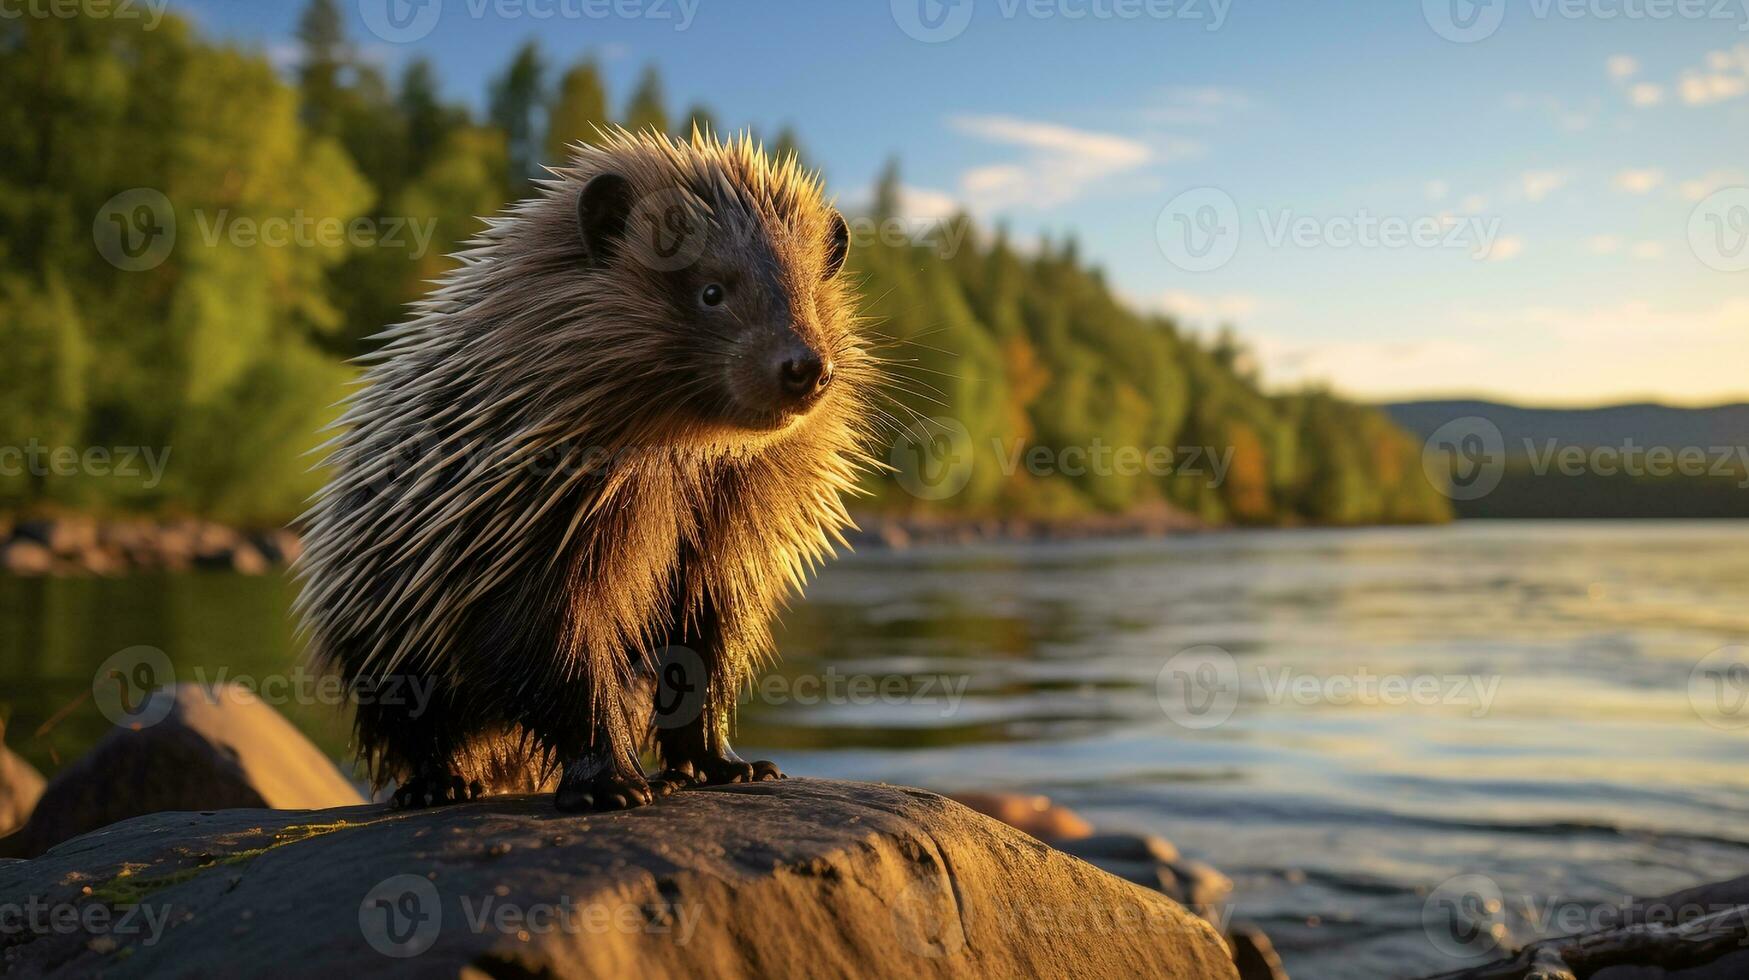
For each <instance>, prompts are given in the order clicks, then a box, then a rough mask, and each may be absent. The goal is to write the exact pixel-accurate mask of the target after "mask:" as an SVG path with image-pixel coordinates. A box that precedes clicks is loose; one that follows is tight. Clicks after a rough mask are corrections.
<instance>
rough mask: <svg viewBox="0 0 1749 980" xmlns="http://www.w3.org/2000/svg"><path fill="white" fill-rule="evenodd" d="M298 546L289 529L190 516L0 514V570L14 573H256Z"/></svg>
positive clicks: (292, 556)
mask: <svg viewBox="0 0 1749 980" xmlns="http://www.w3.org/2000/svg"><path fill="white" fill-rule="evenodd" d="M302 550H303V546H302V544H301V543H300V541H299V539H298V535H297V532H295V531H292V530H290V529H288V528H267V529H262V530H242V529H238V528H234V527H230V526H227V525H224V524H220V523H217V522H214V521H207V520H200V519H197V518H177V519H172V520H163V521H152V520H115V521H99V520H97V519H95V518H91V517H83V516H71V517H39V518H29V519H20V520H12V519H9V518H5V517H0V572H4V573H6V574H10V575H18V576H39V575H121V574H127V573H132V572H151V571H168V572H181V571H190V570H196V569H205V570H214V571H227V572H238V573H241V574H244V575H262V574H265V573H267V572H270V571H272V570H273V569H275V568H281V567H284V566H286V565H289V564H290V563H291V562H293V561H295V560H297V557H298V555H299V554H301V553H302Z"/></svg>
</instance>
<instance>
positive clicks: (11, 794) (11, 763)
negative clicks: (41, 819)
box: [0, 745, 43, 834]
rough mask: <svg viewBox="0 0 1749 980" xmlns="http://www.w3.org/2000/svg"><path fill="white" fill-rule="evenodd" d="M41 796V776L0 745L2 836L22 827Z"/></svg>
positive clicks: (0, 826) (0, 816) (0, 817)
mask: <svg viewBox="0 0 1749 980" xmlns="http://www.w3.org/2000/svg"><path fill="white" fill-rule="evenodd" d="M42 795H43V777H42V773H40V772H37V771H36V767H35V766H33V765H31V764H30V763H28V762H26V761H24V760H23V759H22V758H20V757H19V756H18V755H17V754H16V753H14V752H13V751H12V750H11V749H9V748H7V747H6V746H4V745H0V834H9V833H11V832H12V831H14V830H16V829H17V828H19V827H21V826H23V825H24V822H25V821H26V820H29V819H30V811H32V810H34V809H36V801H37V800H38V799H39V798H40V797H41V796H42Z"/></svg>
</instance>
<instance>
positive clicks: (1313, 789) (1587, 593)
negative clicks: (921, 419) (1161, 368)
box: [0, 522, 1749, 977]
mask: <svg viewBox="0 0 1749 980" xmlns="http://www.w3.org/2000/svg"><path fill="white" fill-rule="evenodd" d="M289 598H290V589H289V587H288V586H287V585H286V584H285V583H284V582H282V581H280V580H278V579H248V578H237V577H230V576H216V575H188V576H178V577H167V578H166V577H157V578H154V577H139V578H133V579H121V580H53V581H41V580H0V676H3V677H4V679H5V686H4V688H3V692H4V693H3V699H4V701H5V702H6V706H5V710H6V711H7V712H8V713H9V715H10V719H11V721H10V726H9V729H8V732H7V741H8V743H9V744H11V745H12V746H13V747H14V748H15V749H17V750H19V751H21V752H22V753H23V754H24V755H26V756H27V757H28V758H30V759H31V760H32V761H33V762H35V763H36V764H37V765H38V766H39V767H41V768H43V769H44V770H45V772H48V771H51V770H52V769H53V767H54V765H55V764H56V760H57V759H58V760H63V761H64V760H66V759H68V758H71V757H72V756H74V755H76V754H77V753H78V752H79V751H80V750H82V749H83V748H84V747H86V746H87V745H89V744H90V742H91V741H92V740H93V739H94V738H96V737H98V736H99V735H100V734H101V733H102V732H103V730H104V728H105V726H106V723H105V722H104V721H103V719H102V717H101V716H100V715H99V713H98V712H97V710H96V708H95V707H94V706H93V704H92V703H91V702H90V701H89V700H88V699H87V700H85V701H83V702H81V701H80V698H81V697H82V695H86V694H88V693H89V690H90V684H91V676H92V671H93V670H94V669H95V668H96V667H97V665H98V664H99V663H101V662H102V661H103V660H104V659H105V658H106V657H108V656H109V655H111V654H112V653H114V652H116V651H118V650H121V649H122V648H124V647H129V646H133V645H136V644H149V645H152V646H156V647H160V648H162V649H163V650H165V651H166V652H167V653H168V654H169V655H170V657H171V659H172V660H173V661H174V663H175V665H176V672H177V677H178V679H182V680H190V679H196V678H197V677H198V678H204V679H207V680H216V679H219V677H220V676H221V673H220V672H221V670H224V671H226V672H227V675H228V676H230V677H232V678H233V679H235V678H237V677H238V676H239V675H247V676H248V677H250V678H260V677H263V676H267V675H271V674H281V675H283V674H284V673H285V671H286V669H287V668H286V665H287V664H289V663H291V662H292V658H293V651H292V645H291V639H290V632H291V631H290V624H289V623H288V621H287V616H286V608H287V604H288V601H289ZM780 638H781V645H782V648H783V650H784V660H783V663H782V664H781V665H780V666H779V667H778V668H777V669H776V672H775V673H774V674H773V675H772V676H771V677H769V678H768V679H767V680H766V681H765V682H764V683H763V684H762V685H761V687H760V689H759V690H758V691H757V692H755V694H754V695H753V696H751V697H750V698H749V700H748V701H747V703H746V704H745V706H744V707H743V709H742V733H741V739H740V741H741V743H742V747H743V749H744V750H747V749H752V750H756V751H758V752H760V754H761V755H769V756H770V757H772V758H775V759H777V760H778V761H779V762H780V763H782V764H783V766H784V767H785V768H786V769H787V770H788V771H790V772H792V773H797V774H803V775H815V776H835V777H845V778H851V779H863V780H886V781H890V782H900V783H909V784H915V785H921V786H926V787H929V788H933V789H940V790H955V789H1011V790H1025V791H1031V792H1042V793H1046V794H1049V795H1050V796H1052V797H1054V798H1055V799H1057V800H1058V801H1060V802H1062V803H1065V804H1067V805H1068V806H1070V807H1072V808H1074V809H1076V810H1078V811H1080V812H1081V813H1082V814H1084V815H1085V816H1087V817H1088V818H1089V819H1090V820H1092V821H1093V822H1094V823H1095V824H1097V825H1099V826H1100V827H1101V828H1102V829H1127V830H1135V831H1146V832H1153V833H1158V834H1160V835H1163V836H1165V837H1167V838H1169V839H1171V840H1172V841H1174V842H1175V843H1176V844H1178V846H1179V847H1180V848H1181V849H1182V850H1183V851H1185V852H1186V853H1187V854H1188V855H1190V856H1193V857H1198V858H1201V859H1204V860H1206V861H1208V862H1209V863H1211V864H1213V865H1215V866H1216V867H1218V868H1220V869H1221V870H1223V871H1224V872H1226V873H1227V874H1228V875H1230V876H1231V877H1233V878H1234V880H1235V883H1236V898H1237V903H1236V905H1237V914H1238V915H1239V916H1240V917H1243V918H1248V919H1251V920H1253V921H1256V922H1258V923H1259V924H1261V925H1262V926H1263V927H1264V928H1265V929H1266V930H1267V931H1268V932H1269V933H1270V934H1271V936H1272V937H1273V938H1274V939H1275V941H1276V943H1277V945H1278V946H1279V947H1280V948H1281V951H1282V953H1283V956H1284V958H1285V959H1286V961H1287V965H1288V967H1289V970H1290V972H1291V973H1293V975H1294V976H1296V977H1341V976H1380V975H1398V976H1401V975H1413V974H1417V973H1425V972H1432V971H1437V970H1448V969H1453V968H1456V967H1458V966H1462V965H1465V963H1466V962H1467V961H1465V960H1462V959H1457V958H1454V955H1453V953H1454V952H1456V951H1457V950H1453V949H1452V948H1451V942H1450V941H1449V940H1447V941H1440V940H1441V939H1442V936H1441V935H1440V930H1439V929H1437V928H1436V929H1434V930H1432V931H1433V933H1434V935H1433V936H1432V938H1430V936H1429V930H1428V929H1427V928H1426V921H1427V918H1428V912H1427V910H1428V908H1429V900H1430V897H1431V898H1432V899H1433V900H1434V902H1435V903H1436V904H1435V906H1434V907H1435V908H1436V909H1437V908H1444V907H1445V906H1444V905H1443V904H1439V903H1442V902H1443V901H1444V900H1445V899H1447V898H1451V897H1452V896H1454V895H1461V894H1465V893H1467V894H1472V895H1474V894H1480V893H1484V892H1486V891H1487V890H1488V889H1498V892H1499V895H1500V897H1501V898H1502V899H1503V907H1504V911H1503V913H1502V915H1503V916H1504V920H1505V922H1506V924H1507V927H1508V928H1509V929H1510V930H1511V931H1512V932H1513V933H1514V934H1515V935H1516V936H1518V937H1519V938H1526V937H1529V936H1531V935H1533V934H1534V933H1535V932H1536V931H1537V929H1538V928H1539V926H1544V925H1546V924H1547V923H1548V922H1550V921H1555V920H1551V918H1550V917H1551V916H1554V915H1557V914H1559V915H1566V914H1571V913H1573V912H1575V911H1580V912H1582V911H1583V910H1585V909H1588V908H1589V907H1591V906H1592V905H1594V904H1596V903H1609V902H1614V901H1619V900H1620V899H1622V898H1623V897H1625V896H1627V895H1634V894H1657V893H1662V892H1665V891H1670V890H1674V889H1677V888H1681V887H1684V886H1688V885H1692V884H1696V883H1699V882H1701V881H1706V880H1715V879H1719V878H1724V877H1730V876H1735V875H1740V874H1744V873H1749V822H1746V821H1745V815H1746V814H1749V765H1745V762H1746V761H1749V706H1746V705H1744V704H1743V697H1744V696H1749V687H1741V688H1740V689H1739V688H1734V687H1732V686H1731V683H1732V681H1733V680H1735V681H1737V682H1739V683H1740V682H1741V681H1742V678H1743V677H1744V676H1745V670H1746V667H1749V652H1745V651H1742V650H1733V649H1731V648H1732V647H1733V645H1736V644H1745V643H1749V523H1706V522H1696V523H1652V522H1645V523H1618V524H1596V523H1581V522H1573V523H1497V524H1489V523H1468V524H1462V525H1457V526H1452V527H1443V528H1412V529H1379V530H1354V531H1322V530H1308V531H1258V532H1232V533H1221V534H1210V535H1203V536H1193V537H1184V538H1175V539H1169V540H1164V541H1148V542H1122V543H1111V542H1099V543H1083V544H1063V545H1049V546H1039V545H1018V544H1017V545H999V546H989V547H980V548H976V549H956V550H927V549H925V550H915V551H909V552H898V553H893V552H876V553H868V554H863V555H857V556H852V557H848V558H846V559H843V560H841V561H839V562H837V563H835V564H834V565H832V566H831V567H830V568H829V569H827V570H826V571H825V572H824V574H823V575H822V576H821V577H820V578H819V580H818V581H817V582H816V583H815V584H814V586H813V587H812V588H811V590H810V592H809V596H808V599H807V600H806V601H805V602H803V603H801V604H799V605H798V606H797V607H796V608H795V609H794V610H792V611H791V613H790V615H789V616H788V617H787V621H786V624H785V627H784V629H783V630H782V631H781V634H780ZM1715 651H1723V652H1718V653H1715ZM1733 664H1735V665H1736V666H1735V667H1734V668H1733ZM1733 669H1734V670H1735V673H1733V672H1732V671H1733ZM1719 678H1724V681H1723V682H1722V683H1721V682H1720V681H1719ZM67 705H73V707H71V708H70V709H67V710H65V711H61V709H63V707H64V706H67ZM283 710H285V711H286V712H287V714H288V715H290V716H291V717H292V718H293V719H294V721H296V722H297V723H298V724H299V726H300V727H302V728H303V729H304V730H305V731H307V732H309V733H310V734H311V736H312V737H313V738H314V739H315V740H316V741H317V743H318V744H320V745H322V746H323V747H324V748H325V749H327V750H329V751H330V752H333V753H334V754H336V756H338V755H339V754H340V753H341V752H342V750H343V748H344V744H345V733H344V730H343V727H342V725H341V724H339V723H338V722H337V721H336V719H335V718H334V717H333V715H332V710H331V709H329V708H325V707H322V706H319V705H312V704H298V703H290V704H286V705H284V706H283ZM1733 725H1737V726H1739V727H1732V726H1733ZM39 729H46V730H44V731H43V732H42V734H40V735H39V734H37V732H38V731H39ZM1475 875H1480V876H1484V877H1482V878H1479V879H1478V878H1475V877H1470V876H1475ZM1459 876H1464V877H1459ZM1454 877H1459V884H1457V885H1450V884H1445V883H1447V882H1449V881H1451V879H1453V878H1454ZM1478 882H1480V884H1478ZM1434 921H1435V922H1436V923H1438V922H1441V921H1443V920H1441V919H1440V918H1439V916H1438V915H1435V916H1434ZM1557 931H1560V930H1558V929H1557ZM1448 934H1449V933H1448Z"/></svg>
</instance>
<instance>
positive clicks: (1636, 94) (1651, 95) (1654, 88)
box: [1628, 82, 1664, 108]
mask: <svg viewBox="0 0 1749 980" xmlns="http://www.w3.org/2000/svg"><path fill="white" fill-rule="evenodd" d="M1628 101H1629V102H1631V103H1633V104H1634V105H1636V106H1639V107H1641V108H1644V107H1646V106H1654V105H1658V104H1660V103H1662V102H1663V101H1664V86H1662V85H1654V84H1652V83H1651V82H1641V83H1639V84H1638V85H1635V86H1633V87H1632V88H1630V89H1628Z"/></svg>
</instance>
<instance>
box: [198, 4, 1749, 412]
mask: <svg viewBox="0 0 1749 980" xmlns="http://www.w3.org/2000/svg"><path fill="white" fill-rule="evenodd" d="M401 2H404V0H343V6H344V8H345V10H346V12H347V15H348V17H349V21H350V28H351V30H352V32H353V35H354V37H355V39H356V40H357V41H358V42H359V44H360V45H361V47H362V48H363V49H364V50H365V51H366V52H367V53H368V55H369V56H370V57H372V58H374V59H377V60H380V61H382V62H383V63H385V64H387V65H389V66H394V65H398V64H399V63H401V62H403V61H404V60H405V59H407V58H408V57H410V56H412V55H413V54H416V53H417V54H424V55H427V56H430V57H431V58H432V59H433V60H434V61H435V62H436V63H437V65H438V67H439V69H440V71H441V73H442V75H443V78H444V83H445V85H446V87H447V89H448V90H449V92H450V94H451V95H452V96H453V97H454V98H456V99H458V100H463V101H466V102H469V103H470V104H473V105H475V106H478V105H480V104H481V103H482V101H483V93H484V91H485V86H486V83H487V80H488V78H489V77H490V76H492V75H493V74H494V73H496V72H498V71H499V70H501V68H502V67H503V65H504V64H505V62H506V61H507V60H508V59H509V57H510V55H511V53H512V52H513V51H514V49H515V48H516V47H517V45H519V44H520V43H521V42H522V41H524V40H525V39H527V38H530V37H535V38H538V39H539V40H540V42H541V44H542V46H543V47H544V49H545V51H546V53H547V55H548V57H549V60H550V62H552V63H553V64H556V65H562V64H564V63H566V62H568V61H570V60H572V59H573V58H577V57H581V56H582V55H584V54H586V53H591V52H593V53H595V54H597V55H598V56H600V57H601V58H602V59H603V60H604V62H605V64H606V67H607V70H608V73H609V77H610V82H611V83H612V85H613V87H614V93H615V95H616V97H623V96H624V94H625V93H626V92H627V91H628V90H629V89H630V87H631V85H632V83H633V80H634V79H635V77H636V75H637V73H638V72H639V70H640V69H641V68H642V66H643V65H644V64H646V63H648V62H655V63H656V64H657V65H659V66H660V68H661V70H662V72H663V76H664V79H665V81H666V83H667V86H668V92H669V97H670V100H671V102H672V103H674V106H673V108H674V109H675V111H678V110H679V109H680V108H681V107H682V106H684V105H685V104H689V103H692V102H694V101H702V102H704V103H706V104H708V105H710V106H712V107H713V108H714V110H715V111H716V113H717V115H718V116H719V118H720V119H721V120H722V121H723V122H724V123H725V124H728V125H732V126H733V125H747V124H752V125H756V126H759V127H761V128H762V129H764V130H766V131H767V132H770V131H774V130H775V128H776V127H777V126H778V125H780V124H783V123H789V124H792V125H794V126H795V128H796V129H797V131H798V132H799V133H800V134H801V138H802V142H803V144H804V146H805V147H806V149H807V152H808V154H809V156H810V158H811V159H812V160H813V161H814V162H815V163H817V164H818V165H820V166H821V167H822V168H823V169H824V170H825V172H826V175H827V179H828V182H829V184H831V186H832V187H833V188H834V190H835V191H837V192H838V193H839V194H840V196H841V197H843V198H844V199H845V200H846V201H847V202H849V203H852V204H853V203H854V202H855V201H856V200H857V199H858V198H859V196H862V195H864V194H865V193H866V188H867V186H868V184H869V183H870V181H871V180H872V179H873V176H874V174H875V173H876V172H877V170H878V169H879V167H880V166H881V164H882V162H883V161H884V160H885V159H886V158H888V157H889V156H893V155H896V156H898V157H899V158H900V160H901V162H902V167H903V172H904V178H905V183H906V185H907V187H908V188H910V189H911V193H910V194H909V198H908V202H907V210H908V211H909V212H911V213H912V214H913V215H914V216H915V217H916V219H917V220H918V221H919V222H927V221H930V220H933V219H935V218H937V217H939V216H940V215H942V214H943V213H944V212H945V211H946V209H948V208H949V207H951V206H953V205H956V204H957V205H963V206H965V207H967V208H969V209H970V210H971V211H972V213H974V214H975V215H977V216H978V217H979V218H981V219H985V220H987V221H994V220H996V219H1003V220H1006V221H1007V222H1008V224H1009V226H1010V227H1011V228H1012V229H1013V230H1014V232H1015V233H1016V234H1017V236H1020V237H1023V238H1031V237H1032V236H1036V235H1038V234H1041V233H1052V234H1058V235H1060V234H1062V233H1065V232H1073V233H1074V234H1075V235H1076V236H1077V237H1078V239H1079V241H1080V243H1081V248H1082V254H1083V255H1085V256H1087V257H1088V258H1090V259H1092V260H1093V261H1095V262H1097V263H1099V264H1100V265H1102V266H1104V267H1105V269H1106V270H1107V272H1108V274H1109V277H1110V279H1111V281H1112V282H1113V283H1114V285H1116V286H1117V287H1118V288H1119V289H1121V290H1122V291H1123V292H1124V293H1125V294H1126V295H1127V296H1129V297H1131V298H1132V300H1133V301H1134V302H1135V303H1136V304H1138V305H1143V306H1147V307H1150V308H1157V309H1164V310H1168V311H1171V312H1174V313H1176V314H1178V315H1179V316H1180V317H1181V318H1182V319H1183V320H1184V321H1185V322H1186V324H1187V325H1188V326H1191V327H1192V328H1201V329H1210V328H1212V327H1213V326H1215V325H1217V324H1218V323H1220V322H1223V321H1226V320H1231V321H1232V322H1233V323H1234V324H1235V325H1236V326H1237V327H1238V329H1239V331H1240V333H1241V335H1242V336H1244V337H1245V338H1246V339H1247V340H1249V341H1251V342H1252V343H1253V345H1254V347H1255V349H1256V352H1257V355H1258V358H1259V360H1260V361H1261V363H1262V367H1263V369H1264V375H1265V378H1266V380H1268V381H1271V382H1274V383H1278V384H1292V383H1298V382H1300V381H1305V380H1320V381H1327V382H1330V383H1332V384H1334V385H1335V386H1336V387H1337V388H1338V389H1340V390H1342V391H1345V392H1347V393H1349V394H1352V395H1355V396H1358V397H1363V398H1380V399H1382V398H1394V397H1401V396H1421V395H1442V394H1466V395H1467V394H1483V395H1494V396H1500V397H1506V398H1511V399H1514V400H1519V401H1525V402H1534V403H1548V404H1583V403H1592V402H1599V401H1614V400H1627V399H1638V398H1656V399H1660V400H1665V401H1673V402H1679V403H1689V404H1699V403H1707V402H1714V401H1723V400H1732V399H1742V398H1749V370H1746V365H1749V271H1746V270H1745V267H1749V247H1745V245H1744V241H1745V238H1746V236H1749V190H1744V189H1742V188H1746V187H1749V0H1493V2H1492V3H1489V2H1486V0H1484V2H1483V3H1480V4H1472V3H1470V2H1469V0H1425V2H1420V0H1392V2H1382V0H1364V2H1363V0H1346V2H1344V0H1327V2H1318V3H1308V2H1298V0H1267V2H1266V0H948V2H946V3H941V2H938V0H891V2H890V3H889V2H888V0H855V2H845V0H611V2H610V0H441V2H440V0H421V2H423V3H425V4H428V5H431V6H427V7H424V8H420V7H417V6H414V7H402V8H399V9H400V10H402V11H403V12H405V13H407V14H409V16H411V17H412V20H410V21H403V23H407V24H409V25H410V27H409V28H408V30H409V31H410V32H411V33H414V34H417V35H419V36H418V37H417V38H416V39H414V40H411V41H407V42H405V43H400V41H401V37H400V36H397V35H396V34H395V31H394V29H392V28H384V29H381V30H379V31H378V32H377V33H375V34H373V33H372V31H371V29H370V27H369V26H368V25H369V24H371V23H374V24H376V25H379V27H381V25H385V24H389V23H390V22H388V21H386V20H385V19H384V15H385V13H386V12H387V9H388V8H387V4H389V3H401ZM301 8H302V4H301V3H297V2H292V0H286V2H283V3H261V2H253V0H249V2H245V0H184V2H182V3H177V2H175V0H172V9H173V10H175V11H178V12H180V13H182V14H184V15H186V16H189V17H191V18H192V19H193V20H195V21H196V22H198V23H199V24H201V25H202V26H203V27H204V28H205V29H206V30H207V31H208V32H209V33H210V34H213V35H216V36H220V37H225V38H230V39H233V40H237V41H239V42H242V43H246V44H250V45H254V46H257V47H259V48H261V49H263V50H265V51H267V52H269V53H270V54H272V55H274V56H275V57H276V58H277V59H279V60H280V61H281V62H282V63H285V62H286V61H287V59H289V58H290V57H291V52H292V50H293V49H292V46H291V36H292V31H293V29H294V27H295V22H296V19H297V15H298V13H299V11H300V10H301ZM422 11H425V12H426V13H425V14H424V16H425V17H426V18H427V19H425V20H421V19H419V17H420V15H421V13H422ZM432 14H435V19H434V20H432V19H429V18H430V17H431V16H432ZM367 15H369V17H370V18H371V20H370V21H367ZM543 15H544V16H543ZM930 25H934V26H933V27H931V26H930ZM384 34H387V35H389V36H388V37H386V38H385V37H384V36H382V35H384ZM920 38H921V39H920ZM1733 188H1736V189H1737V190H1733ZM1187 192H1188V193H1187ZM1369 229H1370V231H1369ZM1193 234H1194V235H1201V236H1204V238H1203V239H1202V240H1201V247H1200V248H1199V249H1197V250H1196V251H1195V252H1194V253H1192V252H1187V251H1186V250H1185V249H1184V248H1183V247H1180V246H1179V244H1177V243H1180V242H1182V243H1189V242H1190V241H1191V240H1190V239H1188V238H1185V237H1184V236H1186V235H1193ZM1393 236H1394V237H1393ZM1210 242H1212V243H1213V251H1212V253H1211V252H1210V251H1209V249H1208V245H1209V243H1210Z"/></svg>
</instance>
